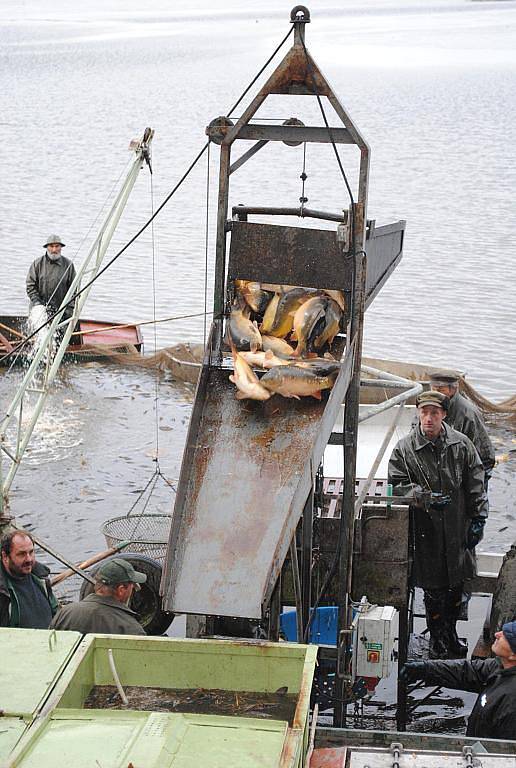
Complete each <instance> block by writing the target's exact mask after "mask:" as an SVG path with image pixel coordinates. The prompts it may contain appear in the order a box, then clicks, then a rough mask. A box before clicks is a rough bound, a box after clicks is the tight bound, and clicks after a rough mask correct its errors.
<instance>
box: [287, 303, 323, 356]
mask: <svg viewBox="0 0 516 768" xmlns="http://www.w3.org/2000/svg"><path fill="white" fill-rule="evenodd" d="M329 301H330V299H327V298H325V297H324V296H313V297H312V298H310V299H308V301H305V303H304V304H301V306H300V307H299V309H298V310H297V312H296V314H295V315H294V334H295V337H296V340H297V347H296V350H295V352H294V355H295V356H296V357H300V356H301V355H302V354H303V353H304V352H305V350H306V349H307V346H308V339H309V338H310V336H311V335H312V332H313V330H314V328H315V327H316V325H317V323H318V322H319V321H320V320H321V319H322V318H324V317H325V312H326V307H327V306H328V302H329Z"/></svg>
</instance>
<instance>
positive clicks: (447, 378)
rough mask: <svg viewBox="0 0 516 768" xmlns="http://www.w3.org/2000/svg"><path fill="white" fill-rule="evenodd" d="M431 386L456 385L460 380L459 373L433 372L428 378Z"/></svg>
mask: <svg viewBox="0 0 516 768" xmlns="http://www.w3.org/2000/svg"><path fill="white" fill-rule="evenodd" d="M429 378H430V381H431V382H432V384H445V385H447V384H456V383H457V382H458V380H459V379H460V378H461V375H460V373H457V372H456V371H449V370H448V371H433V372H432V373H431V374H430V376H429Z"/></svg>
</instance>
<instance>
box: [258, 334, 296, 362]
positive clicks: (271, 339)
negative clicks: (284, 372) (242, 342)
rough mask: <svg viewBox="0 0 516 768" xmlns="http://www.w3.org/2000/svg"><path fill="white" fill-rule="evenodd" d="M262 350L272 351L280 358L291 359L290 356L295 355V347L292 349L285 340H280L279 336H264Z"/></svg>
mask: <svg viewBox="0 0 516 768" xmlns="http://www.w3.org/2000/svg"><path fill="white" fill-rule="evenodd" d="M262 349H263V350H265V352H268V351H269V350H270V351H271V352H274V354H275V355H277V356H279V357H290V355H293V354H294V347H291V346H290V344H288V343H287V342H286V341H285V339H280V338H278V337H277V336H267V335H264V334H262Z"/></svg>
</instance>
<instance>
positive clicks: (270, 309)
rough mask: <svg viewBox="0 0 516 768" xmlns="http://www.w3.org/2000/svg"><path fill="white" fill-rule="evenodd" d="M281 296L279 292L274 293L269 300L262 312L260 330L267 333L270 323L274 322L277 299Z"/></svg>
mask: <svg viewBox="0 0 516 768" xmlns="http://www.w3.org/2000/svg"><path fill="white" fill-rule="evenodd" d="M280 298H281V294H279V293H275V294H274V296H273V297H272V299H271V300H270V301H269V303H268V305H267V309H266V310H265V312H264V315H263V320H262V324H261V325H260V332H261V333H266V334H268V333H269V331H270V329H271V327H272V324H273V322H274V318H275V317H276V308H277V306H278V303H279V300H280Z"/></svg>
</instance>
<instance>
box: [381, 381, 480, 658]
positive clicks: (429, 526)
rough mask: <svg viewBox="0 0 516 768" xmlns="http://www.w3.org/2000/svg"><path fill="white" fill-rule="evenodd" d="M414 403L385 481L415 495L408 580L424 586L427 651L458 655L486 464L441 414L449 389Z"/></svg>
mask: <svg viewBox="0 0 516 768" xmlns="http://www.w3.org/2000/svg"><path fill="white" fill-rule="evenodd" d="M416 406H417V412H418V418H419V424H418V425H417V427H416V428H414V429H412V430H411V432H410V433H409V434H408V435H407V436H406V437H404V438H402V439H401V440H400V441H399V442H398V443H397V445H396V446H395V448H394V450H393V452H392V455H391V458H390V461H389V471H388V476H389V480H388V481H389V483H391V484H392V487H393V494H394V495H395V496H410V497H412V499H413V501H412V503H411V506H410V511H411V541H412V542H413V553H412V554H413V565H412V583H413V585H414V586H416V587H421V588H422V589H423V591H424V600H425V609H426V621H427V626H428V629H429V632H430V648H429V653H430V658H434V659H435V658H437V659H446V658H457V657H460V656H465V655H466V653H467V647H466V646H465V645H463V644H462V643H461V641H460V640H459V638H458V636H457V631H456V628H455V625H456V622H457V619H458V616H459V613H460V607H461V600H462V589H463V584H464V581H465V580H466V579H468V578H471V577H472V576H473V575H474V574H475V557H474V551H473V550H474V548H475V546H476V544H478V542H479V541H480V539H481V537H482V532H483V528H484V524H485V520H486V518H487V514H488V506H487V497H486V494H485V490H484V470H483V467H482V463H481V461H480V457H479V455H478V453H477V451H476V449H475V447H474V445H473V443H472V442H471V440H470V439H469V438H468V437H466V435H463V434H462V433H461V432H457V431H456V430H455V429H453V427H450V426H449V425H448V424H447V423H446V422H445V420H444V419H445V416H446V409H447V407H448V398H447V397H445V396H444V395H443V394H441V393H440V392H436V391H433V390H431V391H429V392H423V393H422V394H421V395H419V396H418V397H417V399H416Z"/></svg>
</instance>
